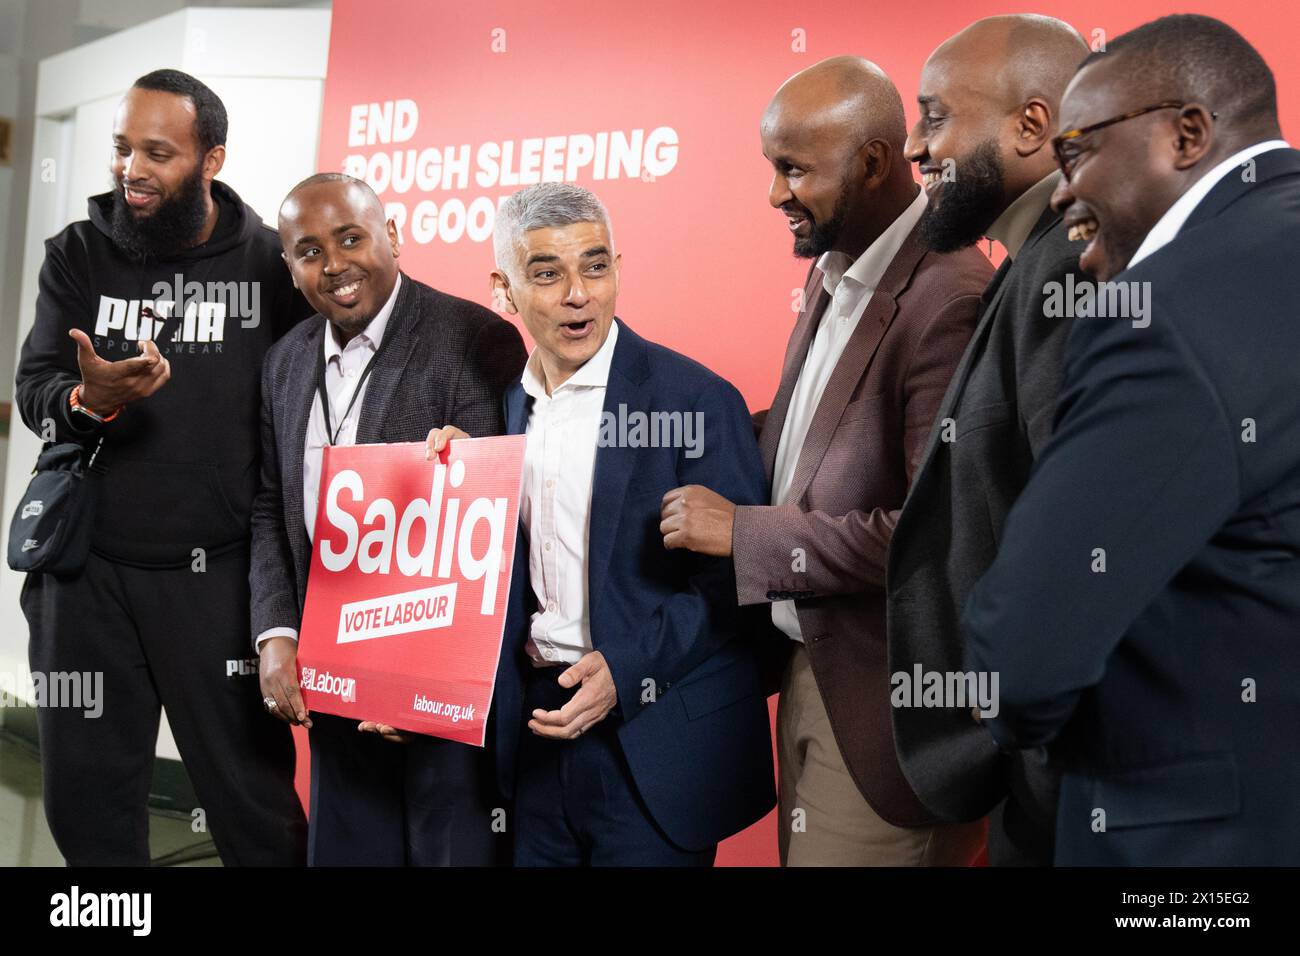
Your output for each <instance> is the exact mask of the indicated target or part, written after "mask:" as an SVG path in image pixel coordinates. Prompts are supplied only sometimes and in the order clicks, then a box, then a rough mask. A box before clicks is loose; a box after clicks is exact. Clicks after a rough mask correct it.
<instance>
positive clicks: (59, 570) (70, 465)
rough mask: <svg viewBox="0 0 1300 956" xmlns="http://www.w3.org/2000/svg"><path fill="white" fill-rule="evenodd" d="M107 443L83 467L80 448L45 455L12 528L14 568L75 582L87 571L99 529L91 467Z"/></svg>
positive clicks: (68, 446) (63, 447)
mask: <svg viewBox="0 0 1300 956" xmlns="http://www.w3.org/2000/svg"><path fill="white" fill-rule="evenodd" d="M103 443H104V440H103V439H102V438H101V439H100V440H99V443H98V444H96V445H95V448H94V450H93V451H91V452H90V456H89V460H88V461H84V462H83V459H84V458H85V457H86V447H85V446H84V445H81V444H78V443H77V442H62V443H60V444H57V445H53V444H51V445H46V446H45V447H44V448H43V449H41V454H40V457H39V458H37V459H36V472H35V474H34V475H33V476H32V480H31V482H30V483H29V484H28V485H27V490H26V491H25V492H23V497H22V500H21V501H19V502H18V507H17V508H16V509H14V516H13V520H12V521H11V522H10V524H9V567H11V568H13V569H14V570H15V571H28V572H31V571H39V572H43V573H46V574H54V575H58V576H71V575H75V574H78V573H80V572H81V569H82V568H84V567H85V566H86V556H87V555H88V554H89V553H90V531H91V526H92V525H93V524H94V515H93V514H92V511H93V506H92V502H93V495H94V489H93V488H92V487H90V482H91V481H93V480H94V478H93V477H91V474H90V466H91V465H92V464H94V461H95V456H96V455H97V454H99V448H100V445H102V444H103Z"/></svg>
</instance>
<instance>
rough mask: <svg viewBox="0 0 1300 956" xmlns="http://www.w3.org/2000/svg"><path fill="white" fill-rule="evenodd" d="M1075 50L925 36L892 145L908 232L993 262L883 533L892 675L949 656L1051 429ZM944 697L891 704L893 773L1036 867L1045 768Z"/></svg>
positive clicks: (1006, 21)
mask: <svg viewBox="0 0 1300 956" xmlns="http://www.w3.org/2000/svg"><path fill="white" fill-rule="evenodd" d="M1087 53H1088V48H1087V45H1086V44H1085V43H1084V42H1083V40H1082V38H1081V37H1080V36H1079V34H1078V33H1077V32H1075V30H1074V29H1073V28H1072V27H1070V26H1069V25H1068V24H1066V23H1063V22H1061V21H1060V20H1054V19H1051V18H1050V17H1041V16H997V17H989V18H987V19H984V20H979V21H977V22H976V23H973V24H971V25H970V26H969V27H967V28H966V29H965V30H963V31H961V32H960V33H958V34H957V35H956V36H953V37H952V38H950V39H949V40H947V41H945V42H944V43H943V44H941V45H940V46H939V47H938V49H936V50H935V51H934V53H933V54H931V56H930V58H929V60H927V61H926V64H925V67H924V70H923V71H922V74H921V82H920V87H919V90H920V95H919V96H918V102H919V103H920V107H921V117H920V120H919V121H918V122H917V124H916V125H915V126H914V127H913V129H912V132H911V135H910V136H909V137H908V141H907V146H906V155H907V158H908V159H910V160H911V161H912V162H914V163H916V164H917V165H918V166H919V167H920V171H921V174H922V177H923V178H924V181H925V188H926V191H927V193H928V194H929V202H928V204H927V206H926V211H925V214H924V216H923V217H922V219H921V230H922V238H923V239H925V241H926V242H927V243H928V244H929V245H930V247H931V248H933V249H937V250H939V251H947V250H950V249H955V248H960V247H962V246H969V245H971V244H973V243H975V242H977V241H978V240H979V239H980V238H981V237H983V236H989V237H991V238H994V239H996V240H997V241H998V242H999V243H1000V244H1001V246H1002V248H1003V249H1004V250H1005V252H1006V259H1005V260H1004V261H1003V262H1002V265H1001V267H1000V268H999V269H998V271H997V273H996V274H995V275H994V277H993V279H992V282H991V283H990V285H989V286H988V288H987V289H986V290H985V292H984V306H983V310H982V312H981V317H980V320H979V325H978V326H977V328H976V330H975V334H974V336H973V337H972V339H971V341H970V343H969V345H968V346H967V348H966V351H965V354H964V355H963V357H962V360H961V363H960V364H959V365H958V367H957V371H956V374H955V375H954V376H953V379H952V382H951V383H950V385H949V386H948V390H947V393H946V394H945V396H944V399H943V402H942V404H941V405H940V408H939V412H938V415H937V416H936V418H935V424H934V428H933V429H932V430H931V433H930V437H929V441H928V443H927V446H926V451H925V455H924V458H923V461H922V464H921V466H920V469H919V471H918V472H917V474H916V478H915V480H914V482H913V485H912V489H911V491H910V493H909V494H908V497H907V501H906V504H904V506H903V511H902V514H901V515H900V516H899V518H898V525H897V527H896V529H895V531H894V537H893V542H892V544H891V547H890V555H889V572H888V592H889V593H888V601H889V608H888V621H889V669H890V672H891V673H892V674H895V675H898V674H904V675H909V676H910V675H913V674H915V673H916V669H917V668H920V670H921V671H922V672H923V673H939V674H941V675H952V674H955V673H958V672H961V671H962V670H963V663H962V656H963V651H964V648H963V645H962V635H961V628H960V617H961V611H962V607H963V606H964V605H965V602H966V598H967V596H968V595H969V593H970V589H971V587H972V585H973V584H974V583H975V581H976V580H977V579H978V578H979V576H980V575H981V574H983V573H984V571H986V570H987V569H988V567H989V565H990V564H992V563H993V558H994V556H995V555H996V553H997V546H998V537H999V535H1000V534H1001V531H1002V525H1003V522H1004V520H1005V519H1006V516H1007V512H1008V510H1009V509H1010V508H1011V505H1012V503H1013V502H1014V501H1015V500H1016V497H1017V496H1018V495H1019V494H1020V492H1021V489H1023V488H1024V486H1025V483H1026V482H1027V481H1028V480H1029V474H1030V470H1031V469H1032V467H1033V465H1034V461H1035V459H1036V458H1037V457H1038V455H1039V454H1040V453H1041V451H1042V449H1043V447H1044V446H1045V445H1046V444H1047V440H1048V438H1049V437H1050V435H1051V429H1052V414H1053V411H1054V410H1055V407H1056V394H1057V389H1058V386H1059V384H1060V380H1061V363H1062V351H1063V349H1064V345H1065V339H1066V335H1067V333H1068V332H1069V326H1070V320H1069V318H1066V317H1058V315H1057V314H1056V313H1054V312H1053V311H1052V310H1051V309H1049V308H1047V307H1046V304H1047V298H1048V295H1049V292H1050V290H1051V288H1052V286H1053V284H1054V283H1062V284H1064V283H1065V282H1067V281H1070V282H1072V283H1073V287H1078V286H1081V285H1083V284H1086V282H1087V277H1086V276H1084V275H1083V274H1082V273H1081V272H1079V266H1078V258H1079V250H1080V248H1081V245H1080V243H1078V242H1074V241H1071V239H1070V238H1069V237H1068V236H1067V235H1066V230H1065V228H1064V227H1063V226H1062V224H1061V216H1060V214H1058V213H1055V212H1053V211H1052V210H1051V209H1050V208H1048V200H1049V198H1050V197H1051V194H1052V190H1053V189H1054V188H1055V187H1056V182H1057V180H1059V179H1060V175H1061V174H1060V172H1059V170H1057V168H1056V161H1055V159H1054V157H1053V154H1052V137H1053V135H1054V134H1055V133H1056V131H1057V129H1058V124H1057V116H1058V107H1059V104H1060V99H1061V95H1062V93H1064V91H1065V87H1066V84H1067V83H1069V81H1070V77H1071V76H1073V75H1074V71H1075V69H1076V67H1077V66H1078V64H1079V62H1080V61H1081V60H1082V59H1083V57H1085V56H1086V55H1087ZM986 686H987V687H989V688H991V687H992V686H993V685H992V683H991V675H990V677H989V678H987V679H986ZM962 703H963V702H962V701H958V700H955V699H954V700H949V701H945V704H947V706H945V707H910V706H909V707H894V708H892V718H893V725H894V736H895V739H896V741H897V744H898V752H899V758H900V762H901V764H902V767H903V771H904V773H905V774H906V776H907V779H908V781H909V782H910V783H911V785H912V788H913V790H914V791H915V792H916V794H917V796H918V797H919V798H920V800H921V802H922V803H924V804H925V805H926V806H927V807H928V808H929V809H930V810H931V812H933V813H934V814H935V815H936V816H939V817H940V818H942V819H944V820H948V821H951V822H956V821H965V820H978V819H980V818H981V817H983V816H985V815H989V816H990V821H989V834H988V853H989V860H990V862H991V863H993V864H994V865H1048V864H1050V863H1051V860H1052V832H1053V826H1054V823H1053V814H1054V811H1055V807H1056V786H1057V775H1056V773H1055V771H1054V770H1053V769H1052V768H1051V767H1050V766H1049V765H1048V762H1047V757H1046V754H1045V753H1044V751H1042V750H1041V749H1030V750H1026V751H1016V752H1012V753H1009V754H1003V753H1001V752H1000V751H999V749H998V747H997V745H996V744H995V743H994V741H993V739H992V738H991V737H990V736H989V734H988V732H987V731H986V730H984V729H982V728H981V727H980V725H979V724H978V723H977V722H976V720H975V719H974V714H973V712H972V706H971V703H970V702H969V701H967V702H965V706H961V704H962Z"/></svg>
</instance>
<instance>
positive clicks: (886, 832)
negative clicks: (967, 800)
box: [776, 644, 985, 866]
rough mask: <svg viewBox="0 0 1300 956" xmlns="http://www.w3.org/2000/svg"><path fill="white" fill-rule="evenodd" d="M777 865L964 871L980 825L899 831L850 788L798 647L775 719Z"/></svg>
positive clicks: (980, 835)
mask: <svg viewBox="0 0 1300 956" xmlns="http://www.w3.org/2000/svg"><path fill="white" fill-rule="evenodd" d="M776 740H777V757H778V762H779V764H780V772H779V774H778V789H779V792H780V805H779V811H780V817H779V818H778V820H777V833H778V836H779V840H780V846H781V865H782V866H966V865H968V864H969V863H970V862H971V860H972V859H974V857H975V856H976V855H978V853H979V851H980V849H981V848H982V847H983V846H984V833H985V821H983V820H977V821H975V822H974V823H960V824H936V825H934V826H924V827H896V826H894V825H893V824H891V823H887V822H885V821H884V820H882V819H881V818H880V816H879V815H877V813H876V811H875V810H873V809H872V808H871V804H869V803H867V801H866V799H865V798H864V797H863V796H862V793H861V791H859V790H858V787H857V784H855V783H854V782H853V778H852V776H850V774H849V770H848V768H847V767H846V766H845V765H844V760H843V759H842V758H841V756H840V750H839V747H838V745H837V744H836V743H835V737H834V736H833V734H832V733H831V722H830V718H829V717H828V716H827V715H826V706H825V705H824V704H823V703H822V697H821V693H820V692H819V691H818V690H817V682H816V680H815V679H814V678H813V672H812V665H811V663H810V662H809V660H808V651H807V650H806V649H805V648H804V646H803V645H802V644H796V646H795V650H794V653H793V654H792V655H791V658H790V664H789V666H788V667H787V669H786V672H785V678H784V681H783V683H782V687H781V698H780V700H779V702H778V704H777V713H776Z"/></svg>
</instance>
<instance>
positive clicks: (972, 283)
mask: <svg viewBox="0 0 1300 956" xmlns="http://www.w3.org/2000/svg"><path fill="white" fill-rule="evenodd" d="M992 274H993V267H992V266H991V265H990V264H989V261H988V259H987V258H985V257H984V255H983V254H982V253H981V252H979V250H978V249H976V248H975V247H973V246H972V247H969V248H966V249H963V250H961V251H959V252H955V253H947V254H939V253H934V252H930V251H929V250H927V249H926V247H925V246H924V245H923V244H922V242H921V240H920V238H919V235H918V231H917V230H916V229H913V230H912V232H911V234H910V235H909V236H908V237H907V239H906V240H905V241H904V243H903V245H902V248H900V249H899V251H898V254H897V255H895V256H894V260H893V261H892V262H891V263H890V264H889V266H888V268H886V270H885V274H884V276H883V277H882V278H881V281H880V283H879V286H878V288H877V289H876V290H875V292H874V293H873V295H872V296H871V301H870V302H869V303H868V305H867V308H866V311H865V312H864V313H863V315H862V318H861V320H859V322H858V326H857V328H856V329H855V330H854V332H853V335H852V337H851V338H850V339H849V342H848V344H847V345H846V346H845V349H844V354H843V355H842V356H841V357H840V360H839V363H838V364H837V365H836V367H835V370H834V372H832V374H831V378H830V381H829V382H828V383H827V385H826V390H825V392H824V393H823V394H822V397H821V401H820V403H819V404H818V406H817V410H816V412H815V413H814V415H813V420H812V424H811V425H810V426H809V429H808V435H807V439H806V440H805V441H804V446H803V450H802V452H801V453H800V456H799V461H798V464H797V466H796V468H795V475H794V482H793V484H792V486H791V488H790V496H789V498H788V499H787V500H788V501H789V502H790V504H785V505H773V506H743V507H738V508H737V509H736V515H735V526H734V530H733V532H732V552H733V556H734V561H735V567H736V595H737V598H738V600H739V602H740V603H741V604H742V605H746V604H761V603H765V602H770V601H776V600H785V599H793V600H795V602H796V604H795V607H796V609H797V612H798V615H799V627H800V629H801V630H802V631H803V636H804V644H805V646H806V647H807V649H808V656H809V660H810V661H811V664H812V669H813V674H814V676H815V677H816V679H817V687H818V689H819V690H820V691H821V695H822V700H823V701H824V702H825V704H826V711H827V713H828V714H829V716H830V722H831V729H832V731H833V732H834V734H835V740H836V743H838V745H839V748H840V754H841V755H842V756H843V758H844V763H845V765H846V766H847V767H848V768H849V772H850V773H851V774H852V775H853V779H854V781H855V782H856V783H857V785H858V789H859V790H861V791H862V795H863V796H864V797H865V798H866V800H867V802H868V803H870V804H871V806H872V808H873V809H874V810H875V811H876V813H878V814H879V815H880V816H881V817H883V818H884V819H885V820H887V821H889V822H890V823H892V824H894V825H896V826H920V825H923V824H927V823H930V822H932V821H933V820H934V817H933V816H931V814H930V813H929V812H928V811H926V810H925V808H924V807H923V806H922V805H921V804H920V802H919V801H918V800H917V799H916V796H915V795H914V794H913V793H912V790H911V788H910V787H909V786H908V783H907V781H906V779H905V778H904V777H903V773H902V770H901V769H900V768H899V766H898V757H897V754H896V753H895V750H894V734H893V728H892V723H891V720H890V711H889V707H890V704H889V695H890V691H891V687H890V683H889V662H888V653H887V651H888V648H887V644H886V636H885V568H886V566H887V558H888V554H889V540H890V536H891V535H892V534H893V531H894V525H895V524H896V523H897V522H898V514H899V511H900V510H901V509H902V507H903V500H904V499H905V498H906V497H907V489H908V487H909V485H910V484H911V481H912V476H913V475H914V474H915V472H916V469H917V467H918V465H919V464H920V460H921V455H922V453H923V452H924V450H925V446H926V439H927V438H928V437H929V434H930V426H931V424H932V423H933V421H934V417H935V413H936V412H937V410H938V408H939V403H940V401H941V400H942V399H943V395H944V391H945V389H946V388H947V387H948V380H949V379H950V378H951V377H952V374H953V372H954V371H955V369H956V368H957V363H958V362H959V361H960V360H961V356H962V352H963V351H964V350H965V348H966V343H967V341H968V340H969V339H970V337H971V335H972V333H973V332H974V330H975V324H976V321H977V320H978V318H979V309H980V295H981V293H982V292H983V291H984V287H985V286H986V285H987V284H988V282H989V279H990V277H991V276H992ZM829 301H830V296H829V295H827V294H826V291H825V290H824V289H823V288H822V273H821V271H820V270H818V269H816V268H814V269H812V270H811V272H810V274H809V277H808V284H807V286H806V287H805V289H804V303H805V306H804V311H803V312H801V313H800V315H799V320H798V322H797V323H796V324H795V327H794V331H793V332H792V333H791V335H790V343H789V345H788V346H787V347H786V352H785V365H784V366H783V369H782V372H781V385H780V387H779V388H778V389H777V393H776V398H775V399H773V401H772V407H771V409H770V410H769V411H768V412H767V413H766V416H765V418H763V417H762V413H760V415H759V416H756V420H762V430H761V432H760V434H759V446H760V448H761V450H762V453H763V462H764V465H765V466H766V468H767V482H768V488H771V486H772V470H773V464H774V462H775V460H776V450H777V445H778V443H779V442H780V440H781V430H782V428H783V426H784V424H785V418H786V412H787V410H788V409H789V406H790V397H791V395H792V394H793V392H794V386H795V382H796V381H797V380H798V377H799V372H800V370H801V369H802V368H803V364H804V359H805V358H806V357H807V354H808V347H809V345H810V344H811V342H812V339H813V334H814V332H815V331H816V329H817V324H818V322H820V320H821V317H822V314H823V313H824V312H825V311H826V306H827V304H828V303H829ZM796 549H802V552H803V556H804V557H803V565H804V569H803V570H801V571H795V570H792V569H793V567H795V566H796ZM782 637H784V635H782ZM791 643H792V642H791V641H789V639H788V638H786V639H785V650H786V651H788V650H789V645H791Z"/></svg>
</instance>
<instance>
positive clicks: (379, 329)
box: [325, 272, 402, 362]
mask: <svg viewBox="0 0 1300 956" xmlns="http://www.w3.org/2000/svg"><path fill="white" fill-rule="evenodd" d="M401 287H402V274H401V273H400V272H399V273H398V274H397V281H396V282H394V283H393V291H392V292H390V293H389V294H388V301H387V302H385V303H384V307H383V308H382V309H380V310H379V311H378V312H376V313H375V317H374V318H373V319H371V320H370V324H369V325H367V326H366V327H365V328H364V329H362V330H361V331H360V332H358V333H357V334H356V335H355V336H354V337H353V338H352V339H350V340H349V341H348V345H351V344H352V343H353V342H359V343H360V345H359V346H358V348H360V347H362V346H365V345H369V346H370V348H371V349H372V350H373V351H378V350H379V343H381V342H382V341H383V340H384V330H385V329H387V328H388V319H389V317H390V316H392V314H393V306H394V305H395V304H396V303H397V290H398V289H400V288H401ZM344 348H345V346H342V345H339V340H338V333H337V332H336V331H335V329H334V325H333V323H328V328H327V329H326V330H325V361H326V362H328V361H329V360H330V359H332V358H335V357H341V356H342V355H343V349H344Z"/></svg>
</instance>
